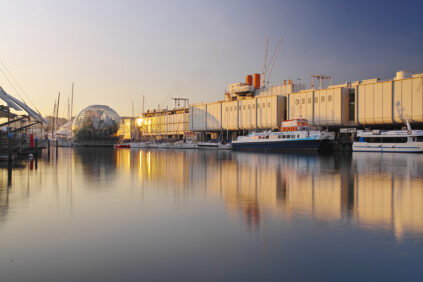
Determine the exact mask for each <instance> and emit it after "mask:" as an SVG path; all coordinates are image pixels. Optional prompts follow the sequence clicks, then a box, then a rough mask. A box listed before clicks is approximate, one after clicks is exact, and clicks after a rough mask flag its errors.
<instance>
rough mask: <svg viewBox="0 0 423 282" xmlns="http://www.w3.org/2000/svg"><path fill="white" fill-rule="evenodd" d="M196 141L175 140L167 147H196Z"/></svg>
mask: <svg viewBox="0 0 423 282" xmlns="http://www.w3.org/2000/svg"><path fill="white" fill-rule="evenodd" d="M197 148H198V145H197V143H194V142H192V141H185V142H183V141H177V142H174V143H172V144H170V145H169V149H197Z"/></svg>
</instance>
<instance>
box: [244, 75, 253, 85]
mask: <svg viewBox="0 0 423 282" xmlns="http://www.w3.org/2000/svg"><path fill="white" fill-rule="evenodd" d="M245 83H247V84H248V85H250V86H253V76H252V75H251V74H249V75H247V76H246V77H245Z"/></svg>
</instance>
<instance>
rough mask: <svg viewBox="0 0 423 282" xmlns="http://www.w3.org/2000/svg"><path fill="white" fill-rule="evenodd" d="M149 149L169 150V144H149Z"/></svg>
mask: <svg viewBox="0 0 423 282" xmlns="http://www.w3.org/2000/svg"><path fill="white" fill-rule="evenodd" d="M149 148H157V149H166V148H169V143H165V142H154V143H150V144H149Z"/></svg>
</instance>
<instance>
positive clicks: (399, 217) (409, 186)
mask: <svg viewBox="0 0 423 282" xmlns="http://www.w3.org/2000/svg"><path fill="white" fill-rule="evenodd" d="M122 154H127V155H129V154H132V157H128V158H127V157H123V159H128V160H131V159H132V158H134V157H135V158H139V159H137V160H134V161H133V162H132V163H131V162H130V161H129V162H128V163H126V166H127V168H128V169H130V168H131V166H132V164H135V163H138V167H137V171H138V176H139V178H140V179H142V180H143V181H147V182H148V183H150V184H151V183H160V184H161V185H163V184H165V185H166V186H167V187H169V186H173V187H176V188H180V189H181V190H182V191H190V192H192V191H196V190H200V191H206V193H207V195H208V196H212V197H213V196H216V197H221V198H222V199H223V201H224V204H225V206H226V209H227V212H228V214H229V215H230V216H235V217H237V216H241V217H243V218H244V220H245V222H246V224H247V226H248V227H249V228H259V227H260V225H261V224H262V221H263V217H264V215H265V214H269V215H273V216H281V217H285V218H289V217H292V216H305V217H310V218H313V219H315V220H318V221H328V222H330V221H339V220H343V219H347V220H352V221H354V222H355V223H357V224H359V225H360V226H362V227H363V228H371V229H377V230H379V229H386V230H391V231H392V232H393V233H394V234H395V236H396V237H397V238H399V239H400V238H401V237H402V236H403V234H404V233H405V232H409V233H418V234H420V235H423V175H422V173H421V172H422V171H423V170H422V168H423V158H422V157H421V156H416V155H393V154H356V153H354V154H352V155H351V154H348V153H347V154H333V155H330V156H322V155H298V154H295V155H294V154H292V155H291V154H283V155H282V154H254V153H235V152H211V151H201V150H200V151H198V152H194V151H170V150H167V151H165V150H151V151H147V150H146V151H135V153H134V151H130V150H126V151H122Z"/></svg>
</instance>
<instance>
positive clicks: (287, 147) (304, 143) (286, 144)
mask: <svg viewBox="0 0 423 282" xmlns="http://www.w3.org/2000/svg"><path fill="white" fill-rule="evenodd" d="M326 141H328V140H292V141H271V142H263V141H261V142H232V147H233V150H235V151H319V150H321V149H323V148H326V146H325V144H327V142H326Z"/></svg>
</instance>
